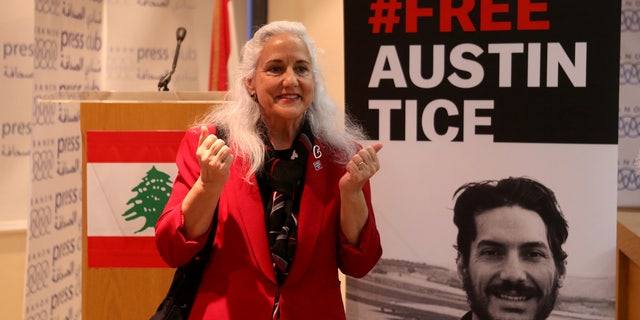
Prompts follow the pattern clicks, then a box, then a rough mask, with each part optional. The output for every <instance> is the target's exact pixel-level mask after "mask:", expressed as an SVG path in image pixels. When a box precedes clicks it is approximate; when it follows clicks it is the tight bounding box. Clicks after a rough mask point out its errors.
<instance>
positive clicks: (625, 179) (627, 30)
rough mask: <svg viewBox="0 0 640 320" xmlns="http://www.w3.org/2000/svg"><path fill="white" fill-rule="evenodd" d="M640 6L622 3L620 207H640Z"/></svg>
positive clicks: (632, 3)
mask: <svg viewBox="0 0 640 320" xmlns="http://www.w3.org/2000/svg"><path fill="white" fill-rule="evenodd" d="M639 87H640V2H638V1H622V12H621V14H620V110H619V118H620V120H619V127H618V139H619V140H618V143H619V146H620V151H619V157H618V205H619V206H621V207H639V206H640V103H639V101H640V90H638V89H639Z"/></svg>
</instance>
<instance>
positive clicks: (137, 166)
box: [86, 131, 184, 268]
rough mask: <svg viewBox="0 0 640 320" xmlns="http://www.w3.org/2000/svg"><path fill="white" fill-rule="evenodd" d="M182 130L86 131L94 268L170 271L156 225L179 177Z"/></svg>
mask: <svg viewBox="0 0 640 320" xmlns="http://www.w3.org/2000/svg"><path fill="white" fill-rule="evenodd" d="M183 136H184V131H89V132H87V146H86V154H87V242H88V243H87V251H88V264H89V267H90V268H127V267H129V268H139V267H150V268H153V267H168V266H167V264H166V263H165V262H164V261H163V260H162V258H161V257H160V254H159V253H158V251H157V249H156V245H155V239H154V236H155V223H156V221H157V219H158V217H159V216H160V214H161V213H162V210H163V208H164V205H165V204H166V202H167V200H168V198H169V195H170V193H171V188H172V186H173V181H175V178H176V176H177V168H176V165H175V159H176V153H177V150H178V146H179V144H180V141H181V140H182V137H183Z"/></svg>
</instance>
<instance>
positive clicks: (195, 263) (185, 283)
mask: <svg viewBox="0 0 640 320" xmlns="http://www.w3.org/2000/svg"><path fill="white" fill-rule="evenodd" d="M217 228H218V207H217V206H216V210H215V213H214V214H213V221H212V222H211V231H210V232H209V236H208V237H207V242H206V243H205V245H204V247H203V248H202V249H201V250H200V251H198V253H197V254H196V255H195V256H194V257H193V258H192V259H191V260H190V261H189V262H188V263H187V264H185V265H183V266H181V267H178V268H177V269H176V272H175V273H174V275H173V280H172V281H171V286H170V287H169V292H167V295H166V297H165V298H164V300H162V302H161V303H160V306H158V309H157V310H156V313H155V314H154V315H152V316H151V319H150V320H187V319H189V314H191V307H192V306H193V301H194V300H195V298H196V293H197V292H198V287H199V286H200V282H201V281H202V273H203V272H204V268H205V266H206V265H207V263H208V262H209V260H210V258H211V248H212V246H213V240H214V239H215V236H216V229H217Z"/></svg>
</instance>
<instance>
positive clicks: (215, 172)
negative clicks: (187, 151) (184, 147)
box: [196, 126, 233, 189]
mask: <svg viewBox="0 0 640 320" xmlns="http://www.w3.org/2000/svg"><path fill="white" fill-rule="evenodd" d="M196 156H197V157H198V161H199V162H200V181H201V182H202V183H203V184H204V185H205V186H207V185H213V186H214V187H217V188H220V189H221V188H222V187H223V186H224V184H225V182H227V180H228V179H229V168H230V167H231V162H233V155H232V154H231V149H229V147H228V146H227V144H226V143H225V142H224V141H223V140H222V139H218V137H216V136H215V135H214V134H211V133H210V132H209V128H207V127H206V126H201V127H200V138H199V139H198V149H197V150H196Z"/></svg>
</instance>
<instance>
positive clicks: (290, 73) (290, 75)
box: [282, 68, 298, 87]
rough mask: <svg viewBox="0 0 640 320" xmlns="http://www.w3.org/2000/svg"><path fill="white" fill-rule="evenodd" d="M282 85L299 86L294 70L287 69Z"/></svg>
mask: <svg viewBox="0 0 640 320" xmlns="http://www.w3.org/2000/svg"><path fill="white" fill-rule="evenodd" d="M282 77H283V79H282V85H283V86H284V87H296V86H298V77H297V75H296V73H295V71H294V70H293V68H287V69H286V70H285V72H284V74H283V75H282Z"/></svg>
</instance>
